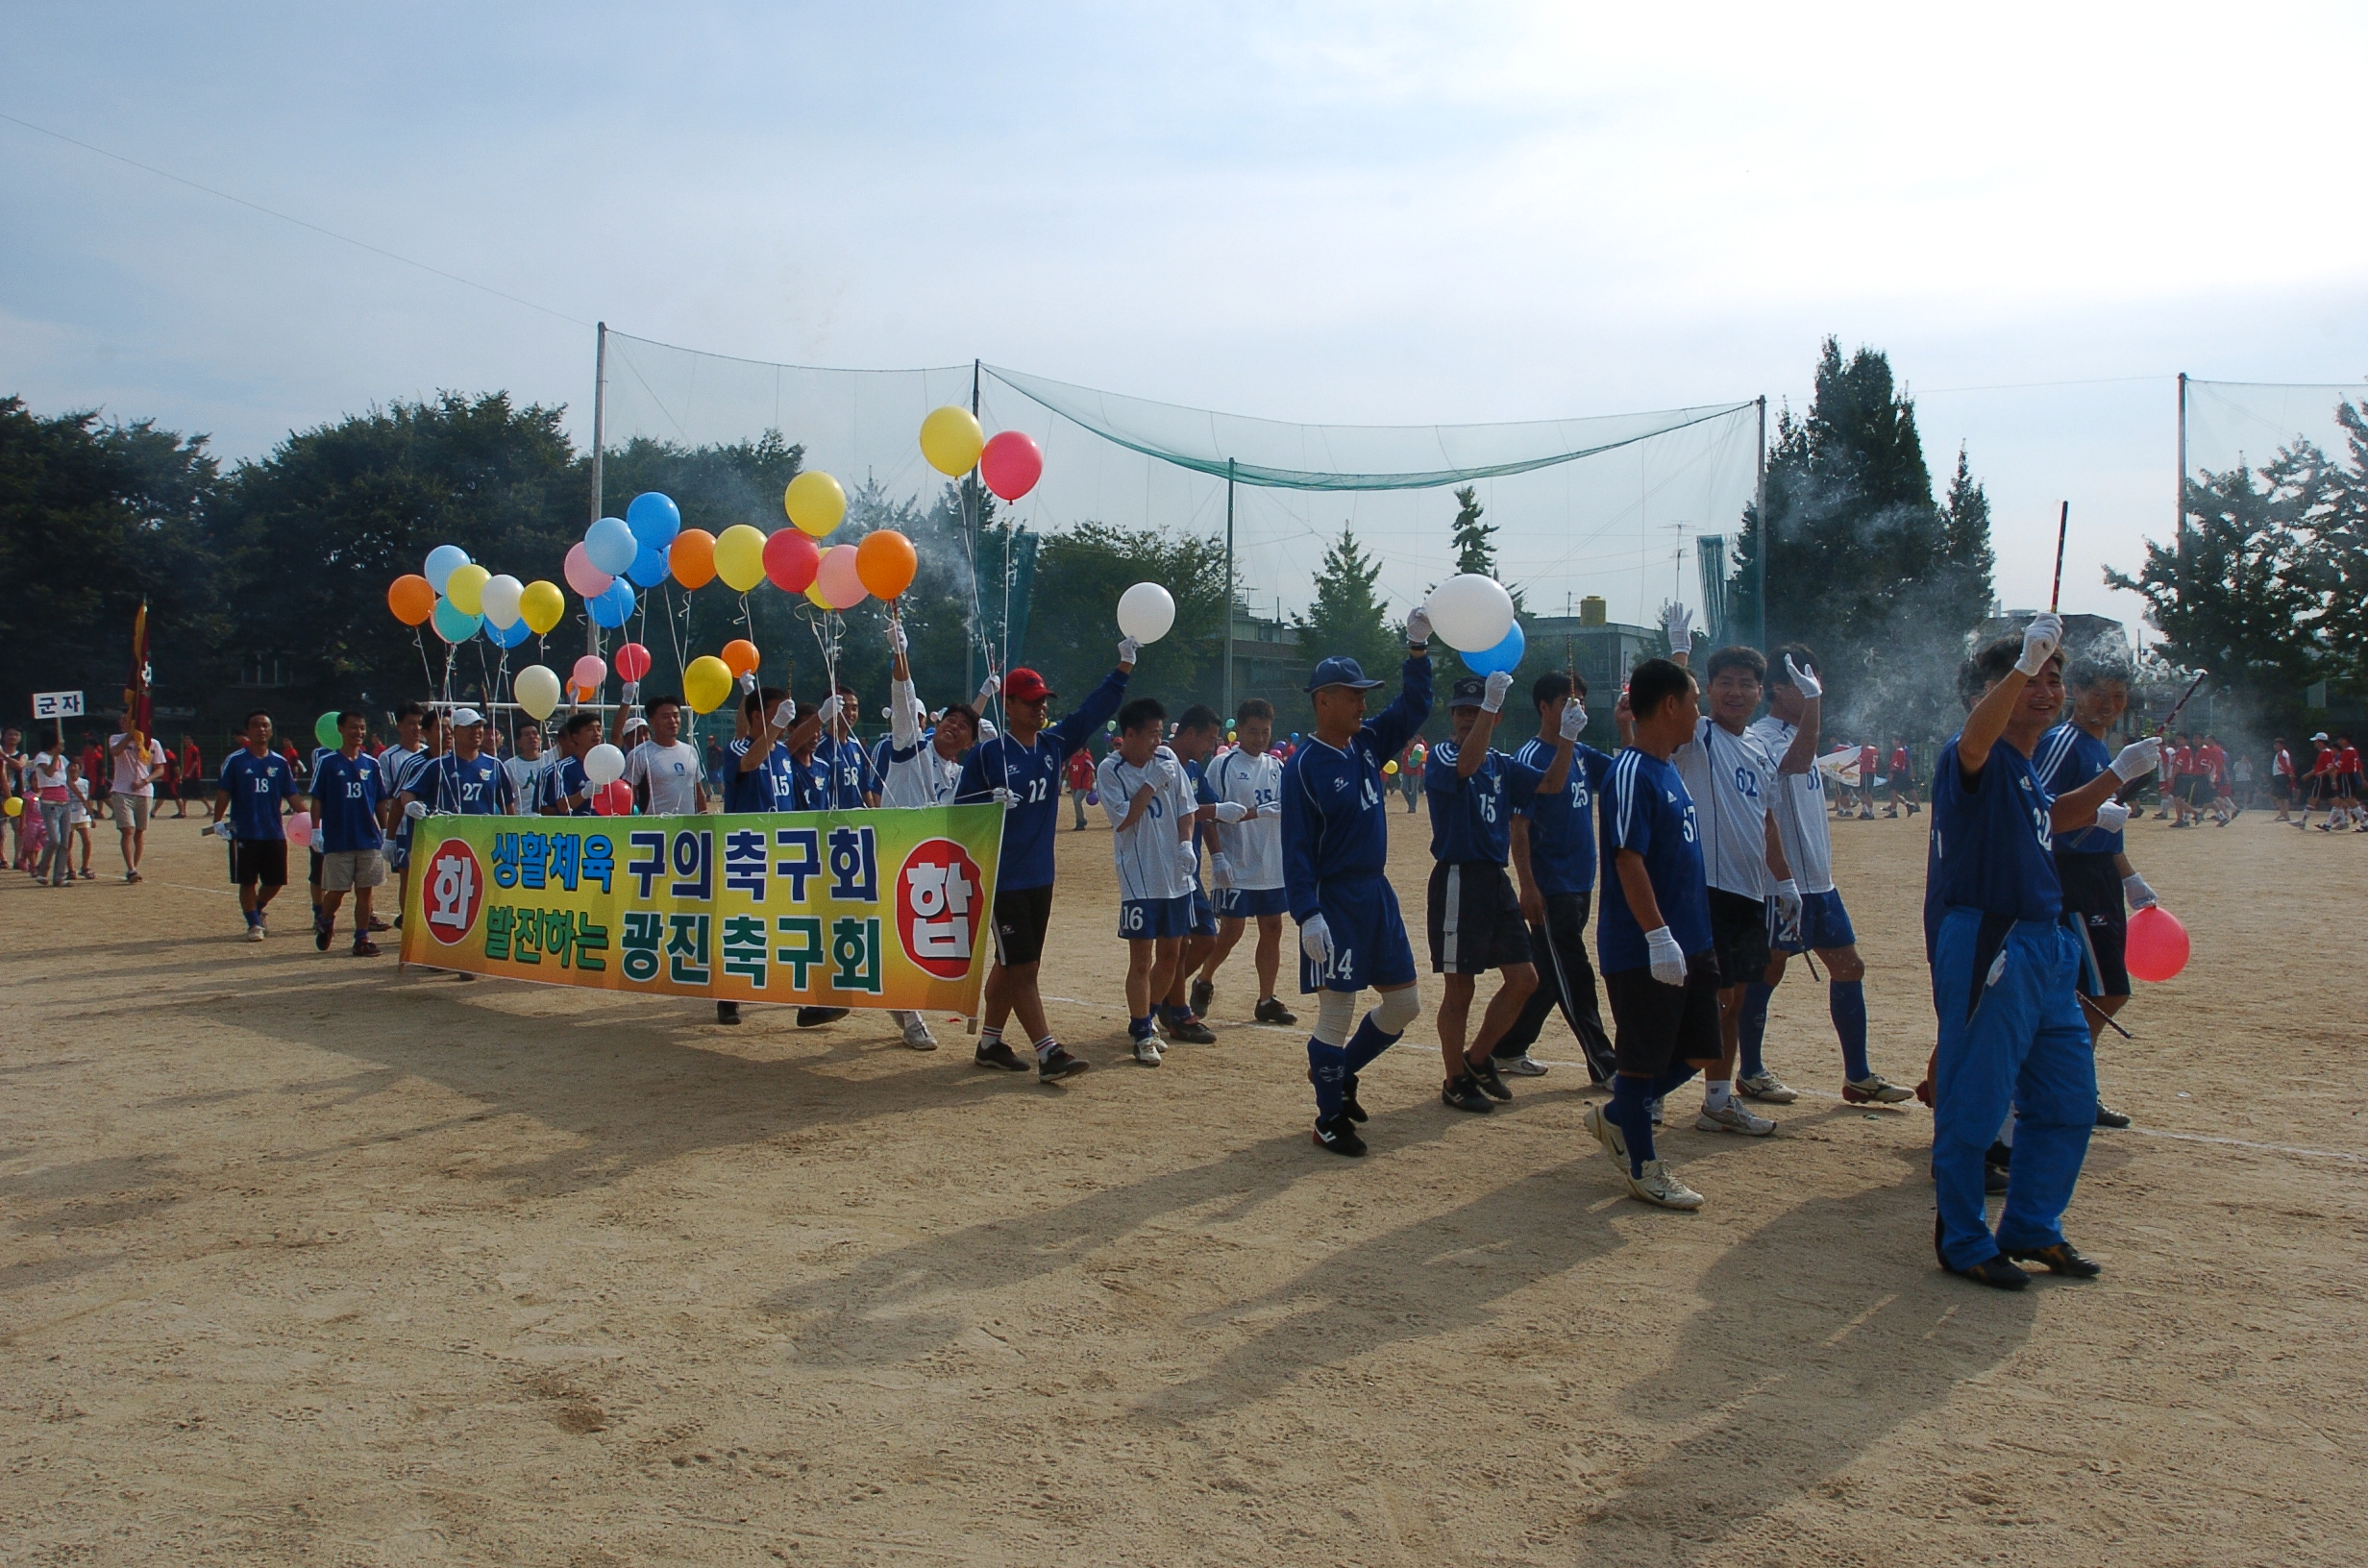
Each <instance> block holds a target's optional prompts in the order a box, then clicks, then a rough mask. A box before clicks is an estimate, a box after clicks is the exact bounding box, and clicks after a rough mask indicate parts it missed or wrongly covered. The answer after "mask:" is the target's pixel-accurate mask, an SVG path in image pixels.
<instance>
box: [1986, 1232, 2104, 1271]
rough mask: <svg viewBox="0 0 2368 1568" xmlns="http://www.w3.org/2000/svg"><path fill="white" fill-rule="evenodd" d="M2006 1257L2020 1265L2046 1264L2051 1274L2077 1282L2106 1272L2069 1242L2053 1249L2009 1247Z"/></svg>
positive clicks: (2056, 1245)
mask: <svg viewBox="0 0 2368 1568" xmlns="http://www.w3.org/2000/svg"><path fill="white" fill-rule="evenodd" d="M2006 1255H2007V1256H2008V1257H2009V1258H2010V1259H2012V1260H2013V1261H2014V1262H2018V1263H2026V1262H2028V1263H2044V1264H2046V1265H2047V1271H2048V1272H2049V1273H2050V1274H2068V1275H2070V1276H2071V1277H2072V1278H2074V1279H2076V1280H2093V1279H2095V1278H2096V1277H2097V1276H2098V1275H2100V1274H2102V1273H2104V1272H2105V1265H2104V1264H2102V1263H2100V1262H2097V1261H2096V1260H2095V1259H2093V1258H2087V1257H2084V1256H2082V1254H2081V1250H2080V1249H2079V1248H2078V1247H2075V1246H2074V1245H2073V1244H2072V1243H2071V1242H2069V1241H2059V1242H2057V1243H2056V1244H2055V1245H2054V1246H2052V1247H2009V1248H2008V1249H2007V1254H2006Z"/></svg>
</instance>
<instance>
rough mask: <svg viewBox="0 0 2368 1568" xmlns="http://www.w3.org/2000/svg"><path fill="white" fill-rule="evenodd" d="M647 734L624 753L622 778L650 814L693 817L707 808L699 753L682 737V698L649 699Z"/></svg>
mask: <svg viewBox="0 0 2368 1568" xmlns="http://www.w3.org/2000/svg"><path fill="white" fill-rule="evenodd" d="M649 716H650V738H649V739H648V740H646V741H644V742H642V743H641V744H640V745H639V746H636V747H633V748H632V749H631V750H629V751H628V752H626V754H625V781H626V783H628V784H630V785H631V786H632V787H633V788H634V789H635V790H637V791H639V792H640V793H641V796H642V799H643V802H644V805H643V809H644V810H646V811H648V812H649V814H650V815H651V816H653V817H695V816H697V815H699V814H700V813H701V812H703V811H705V810H706V809H707V787H706V785H705V784H704V783H703V782H702V781H701V779H700V776H699V753H698V752H697V751H696V750H694V749H693V748H692V747H691V743H690V742H688V741H686V740H684V739H683V738H682V699H681V698H676V697H654V698H651V699H650V707H649Z"/></svg>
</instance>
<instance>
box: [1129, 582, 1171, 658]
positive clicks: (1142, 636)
mask: <svg viewBox="0 0 2368 1568" xmlns="http://www.w3.org/2000/svg"><path fill="white" fill-rule="evenodd" d="M1172 625H1175V596H1174V595H1172V594H1171V593H1169V592H1168V590H1167V589H1165V588H1162V587H1161V586H1160V585H1159V584H1158V583H1156V582H1138V583H1136V584H1135V585H1134V586H1133V587H1132V588H1129V589H1127V590H1126V592H1124V593H1122V594H1121V595H1119V635H1120V636H1122V637H1132V638H1133V639H1134V640H1135V641H1136V642H1138V643H1156V642H1158V641H1159V640H1160V639H1161V638H1162V637H1165V636H1167V635H1168V628H1169V627H1171V626H1172Z"/></svg>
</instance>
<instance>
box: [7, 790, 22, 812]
mask: <svg viewBox="0 0 2368 1568" xmlns="http://www.w3.org/2000/svg"><path fill="white" fill-rule="evenodd" d="M8 813H9V815H10V816H12V817H22V816H23V815H24V814H25V797H24V796H21V795H12V796H9V802H8Z"/></svg>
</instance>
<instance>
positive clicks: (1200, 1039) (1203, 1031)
mask: <svg viewBox="0 0 2368 1568" xmlns="http://www.w3.org/2000/svg"><path fill="white" fill-rule="evenodd" d="M1159 1026H1160V1028H1162V1029H1164V1030H1166V1031H1167V1034H1168V1038H1169V1039H1170V1040H1171V1041H1174V1042H1175V1043H1177V1044H1179V1045H1214V1044H1216V1043H1217V1036H1216V1034H1215V1033H1214V1032H1213V1031H1211V1030H1210V1028H1209V1026H1208V1025H1207V1024H1205V1023H1202V1022H1201V1021H1200V1020H1199V1019H1198V1018H1196V1017H1193V1016H1192V1015H1191V1014H1190V1013H1186V1014H1184V1015H1183V1016H1182V1017H1177V1016H1176V1015H1174V1014H1172V1013H1171V1014H1169V1015H1168V1016H1167V1017H1163V1018H1161V1019H1160V1020H1159Z"/></svg>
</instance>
